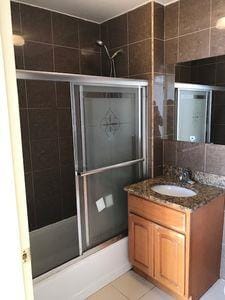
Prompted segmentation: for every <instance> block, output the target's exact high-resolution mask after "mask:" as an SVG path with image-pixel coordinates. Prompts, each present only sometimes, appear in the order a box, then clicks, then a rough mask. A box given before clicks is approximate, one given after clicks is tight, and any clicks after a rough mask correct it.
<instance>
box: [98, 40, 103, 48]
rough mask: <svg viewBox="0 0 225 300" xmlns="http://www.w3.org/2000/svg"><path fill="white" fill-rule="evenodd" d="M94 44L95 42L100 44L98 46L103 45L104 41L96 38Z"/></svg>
mask: <svg viewBox="0 0 225 300" xmlns="http://www.w3.org/2000/svg"><path fill="white" fill-rule="evenodd" d="M96 44H97V45H98V46H100V47H103V46H104V43H103V41H101V40H97V41H96Z"/></svg>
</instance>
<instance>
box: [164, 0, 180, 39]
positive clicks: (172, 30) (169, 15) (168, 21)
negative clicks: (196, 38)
mask: <svg viewBox="0 0 225 300" xmlns="http://www.w3.org/2000/svg"><path fill="white" fill-rule="evenodd" d="M178 7H179V2H175V3H172V4H170V5H167V6H166V7H165V39H171V38H175V37H177V36H178Z"/></svg>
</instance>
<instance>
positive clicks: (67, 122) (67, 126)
mask: <svg viewBox="0 0 225 300" xmlns="http://www.w3.org/2000/svg"><path fill="white" fill-rule="evenodd" d="M57 113H58V131H59V137H70V136H71V135H72V116H71V110H70V108H60V109H58V111H57Z"/></svg>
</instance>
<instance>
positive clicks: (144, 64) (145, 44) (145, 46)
mask: <svg viewBox="0 0 225 300" xmlns="http://www.w3.org/2000/svg"><path fill="white" fill-rule="evenodd" d="M143 58H144V59H143ZM151 64H152V62H151V39H147V40H144V41H142V42H137V43H134V44H130V45H129V75H135V74H143V73H149V72H151Z"/></svg>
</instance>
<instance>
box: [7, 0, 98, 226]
mask: <svg viewBox="0 0 225 300" xmlns="http://www.w3.org/2000/svg"><path fill="white" fill-rule="evenodd" d="M11 8H12V25H13V33H15V34H22V35H23V37H24V38H25V45H24V46H23V47H15V57H16V67H17V68H18V69H26V70H36V71H49V72H62V73H81V74H88V75H100V74H101V53H100V48H99V47H97V45H96V40H97V39H100V25H98V24H96V23H92V22H87V21H83V20H80V19H77V18H73V17H69V16H67V15H63V14H59V13H55V12H51V11H48V10H45V9H40V8H37V7H32V6H29V5H24V4H19V3H16V2H11ZM18 92H19V108H20V120H21V128H22V130H21V132H22V144H23V156H24V169H25V182H26V192H27V203H28V217H29V227H30V230H34V229H37V228H40V227H43V226H46V225H49V224H51V223H55V222H57V221H59V220H62V219H65V218H67V217H70V216H72V215H74V214H76V203H75V201H76V200H75V199H76V198H75V188H74V182H75V179H74V167H73V166H74V163H73V146H72V127H71V112H70V90H69V85H68V84H67V83H55V82H46V81H30V80H26V81H23V80H18Z"/></svg>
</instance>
